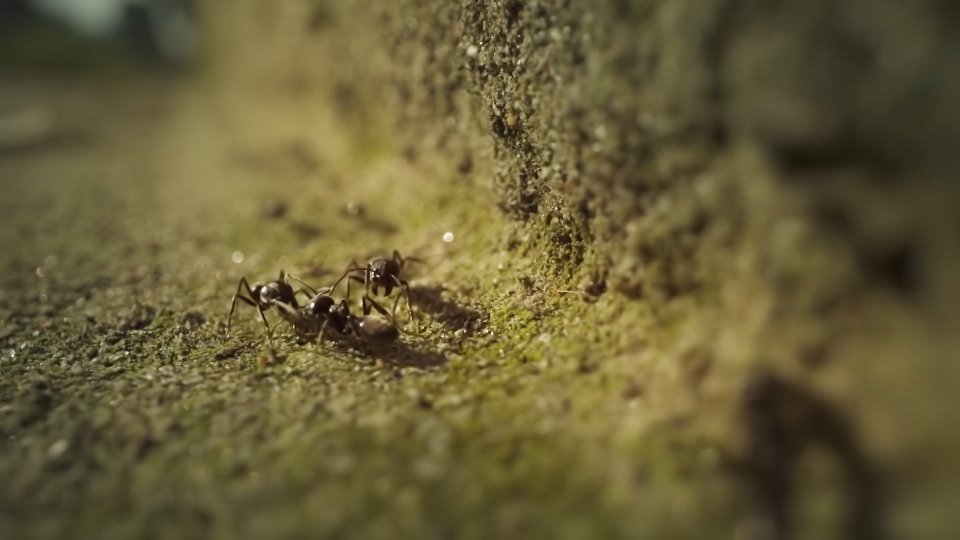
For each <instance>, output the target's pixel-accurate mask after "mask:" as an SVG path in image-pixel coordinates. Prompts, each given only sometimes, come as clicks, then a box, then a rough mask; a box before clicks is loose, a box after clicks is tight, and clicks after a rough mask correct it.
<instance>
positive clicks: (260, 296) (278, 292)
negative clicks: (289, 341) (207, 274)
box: [227, 270, 332, 343]
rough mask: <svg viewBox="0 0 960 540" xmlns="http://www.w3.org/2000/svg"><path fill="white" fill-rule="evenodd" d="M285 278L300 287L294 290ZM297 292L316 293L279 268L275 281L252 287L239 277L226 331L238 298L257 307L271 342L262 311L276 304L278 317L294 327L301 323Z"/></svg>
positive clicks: (308, 294)
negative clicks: (244, 293) (244, 294)
mask: <svg viewBox="0 0 960 540" xmlns="http://www.w3.org/2000/svg"><path fill="white" fill-rule="evenodd" d="M287 278H290V279H292V280H294V281H296V282H297V283H299V284H300V285H301V287H300V288H298V289H297V290H294V289H293V286H292V285H290V283H289V282H288V281H287ZM331 290H332V289H331ZM241 292H246V296H243V295H241V294H240V293H241ZM299 293H302V294H304V295H307V296H316V295H317V291H316V290H314V289H313V287H311V286H309V285H307V284H306V283H304V281H303V280H302V279H300V278H298V277H296V276H294V275H292V274H287V273H286V272H284V271H283V270H280V276H279V277H278V278H277V279H276V280H275V281H271V282H268V283H266V284H260V283H257V284H255V285H254V286H253V287H252V288H251V287H250V284H249V283H248V282H247V278H246V277H241V278H240V282H239V283H237V292H236V294H234V295H233V302H231V304H230V315H229V316H228V317H227V333H228V334H229V333H230V327H231V323H232V321H233V312H234V310H236V308H237V300H240V301H242V302H243V303H245V304H247V305H249V306H252V307H255V308H257V313H259V314H260V320H261V321H263V326H264V328H266V329H267V341H270V342H271V343H272V342H273V340H272V339H271V335H272V333H273V331H272V330H271V328H270V324H269V323H268V322H267V318H266V316H265V315H264V312H265V311H268V310H269V309H270V308H271V307H274V306H276V307H277V312H278V313H279V314H280V317H282V318H283V319H284V320H285V321H287V322H289V323H290V324H292V325H293V326H295V327H296V326H297V325H298V323H302V321H299V320H298V318H297V317H296V316H295V314H296V313H297V311H298V310H299V308H300V305H299V304H298V303H297V294H299Z"/></svg>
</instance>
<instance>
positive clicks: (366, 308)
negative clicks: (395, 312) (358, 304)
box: [363, 295, 393, 322]
mask: <svg viewBox="0 0 960 540" xmlns="http://www.w3.org/2000/svg"><path fill="white" fill-rule="evenodd" d="M371 307H372V308H373V309H375V310H377V313H379V314H381V315H383V316H384V317H386V318H387V320H389V321H390V322H393V316H392V315H390V313H389V312H388V311H387V309H386V308H385V307H383V306H381V305H380V303H379V302H377V301H376V300H374V299H373V298H370V297H369V296H367V295H364V296H363V314H364V315H369V314H370V308H371Z"/></svg>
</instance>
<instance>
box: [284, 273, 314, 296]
mask: <svg viewBox="0 0 960 540" xmlns="http://www.w3.org/2000/svg"><path fill="white" fill-rule="evenodd" d="M286 277H288V278H290V279H292V280H294V281H296V282H297V283H299V284H300V285H302V286H303V288H302V289H298V292H299V291H302V290H306V292H308V293H309V294H310V295H311V296H316V295H317V290H316V289H314V288H313V287H311V286H310V285H307V283H306V282H305V281H303V280H302V279H300V278H298V277H297V276H295V275H293V274H286Z"/></svg>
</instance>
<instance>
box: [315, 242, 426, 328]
mask: <svg viewBox="0 0 960 540" xmlns="http://www.w3.org/2000/svg"><path fill="white" fill-rule="evenodd" d="M411 262H415V263H418V264H426V263H425V262H424V261H423V260H421V259H418V258H416V257H404V256H402V255H400V252H399V251H397V250H393V257H391V258H390V259H373V260H371V261H370V262H368V263H367V266H365V267H363V266H359V265H357V263H356V262H355V261H350V264H349V266H348V267H347V270H346V271H345V272H344V273H343V275H342V276H340V279H338V280H337V282H336V283H334V285H333V288H336V287H337V285H339V284H340V282H341V281H343V280H344V278H348V279H347V298H349V297H350V282H351V281H356V282H358V283H363V286H364V290H365V291H366V294H364V300H370V301H371V302H373V300H372V299H370V297H369V294H370V292H371V291H373V294H374V296H377V295H379V294H380V287H383V295H382V296H384V297H387V296H390V293H392V292H393V288H394V287H400V288H402V289H403V293H404V294H405V295H406V296H407V311H409V312H410V319H411V320H412V321H414V323H415V324H417V325H418V326H419V323H418V322H417V318H416V315H414V313H413V307H412V306H411V305H410V284H409V283H407V281H406V280H405V279H403V278H401V277H400V272H401V271H402V270H403V267H404V266H406V264H407V263H411ZM354 272H362V273H363V277H362V278H361V277H359V276H356V275H351V274H353V273H354ZM398 302H400V297H399V296H398V297H397V299H396V300H395V301H394V302H393V309H392V310H391V315H390V319H391V320H393V318H394V317H395V316H396V313H397V303H398ZM373 305H375V306H376V305H379V304H376V303H375V302H373ZM367 309H369V307H368V308H367ZM378 311H379V310H378ZM384 315H386V313H384Z"/></svg>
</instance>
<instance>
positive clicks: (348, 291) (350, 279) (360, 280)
mask: <svg viewBox="0 0 960 540" xmlns="http://www.w3.org/2000/svg"><path fill="white" fill-rule="evenodd" d="M352 281H356V282H357V283H362V284H366V280H363V279H360V278H358V277H357V276H350V278H349V279H348V280H347V295H346V296H344V298H346V299H347V300H349V299H350V282H352Z"/></svg>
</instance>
